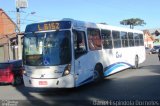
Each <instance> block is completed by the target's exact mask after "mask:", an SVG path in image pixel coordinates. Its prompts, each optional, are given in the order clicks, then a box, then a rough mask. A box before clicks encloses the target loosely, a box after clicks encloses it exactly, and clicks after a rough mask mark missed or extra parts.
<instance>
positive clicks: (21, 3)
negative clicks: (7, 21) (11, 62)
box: [16, 0, 28, 59]
mask: <svg viewBox="0 0 160 106" xmlns="http://www.w3.org/2000/svg"><path fill="white" fill-rule="evenodd" d="M27 7H28V2H27V0H16V17H17V27H18V33H17V36H18V59H22V41H21V37H22V35H20V33H21V24H20V9H22V8H27Z"/></svg>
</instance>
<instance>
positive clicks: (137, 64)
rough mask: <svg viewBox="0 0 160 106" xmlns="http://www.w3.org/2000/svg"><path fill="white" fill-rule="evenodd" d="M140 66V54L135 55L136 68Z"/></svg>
mask: <svg viewBox="0 0 160 106" xmlns="http://www.w3.org/2000/svg"><path fill="white" fill-rule="evenodd" d="M138 67H139V58H138V56H136V57H135V65H134V68H135V69H137V68H138Z"/></svg>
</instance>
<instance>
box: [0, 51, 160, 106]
mask: <svg viewBox="0 0 160 106" xmlns="http://www.w3.org/2000/svg"><path fill="white" fill-rule="evenodd" d="M159 89H160V62H159V61H158V58H157V55H156V54H151V55H149V54H147V56H146V61H145V62H144V63H143V64H140V68H139V69H126V70H124V71H121V72H119V73H116V74H114V75H111V76H109V77H107V78H105V79H104V80H103V81H102V82H100V83H90V84H87V85H84V86H81V87H78V88H72V89H32V88H26V87H24V86H23V85H21V86H16V87H14V86H12V85H9V84H7V85H4V84H1V85H0V105H1V104H2V105H3V106H7V105H6V104H11V103H12V104H14V105H15V106H21V105H23V106H25V105H26V106H27V105H32V106H37V105H39V106H45V105H46V106H47V105H55V106H58V105H63V106H68V105H69V106H71V105H77V106H84V105H93V106H94V105H106V106H109V105H112V106H114V105H117V106H119V105H141V106H142V105H146V106H147V105H148V106H158V105H160V102H159V101H160V90H159ZM8 106H9V105H8Z"/></svg>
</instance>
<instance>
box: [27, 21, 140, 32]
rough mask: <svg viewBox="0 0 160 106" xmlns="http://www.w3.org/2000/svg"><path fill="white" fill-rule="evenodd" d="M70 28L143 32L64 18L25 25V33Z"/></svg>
mask: <svg viewBox="0 0 160 106" xmlns="http://www.w3.org/2000/svg"><path fill="white" fill-rule="evenodd" d="M71 27H73V28H76V29H82V28H99V29H108V30H117V31H126V32H134V33H143V31H140V30H135V29H129V28H123V27H116V26H111V25H104V24H96V23H92V22H85V21H79V20H74V19H70V18H64V19H62V20H56V21H45V22H39V23H33V24H29V25H27V27H26V30H25V32H35V31H44V30H57V29H69V28H71Z"/></svg>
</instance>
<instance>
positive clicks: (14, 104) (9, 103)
mask: <svg viewBox="0 0 160 106" xmlns="http://www.w3.org/2000/svg"><path fill="white" fill-rule="evenodd" d="M1 106H18V101H15V100H2V104H1Z"/></svg>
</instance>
